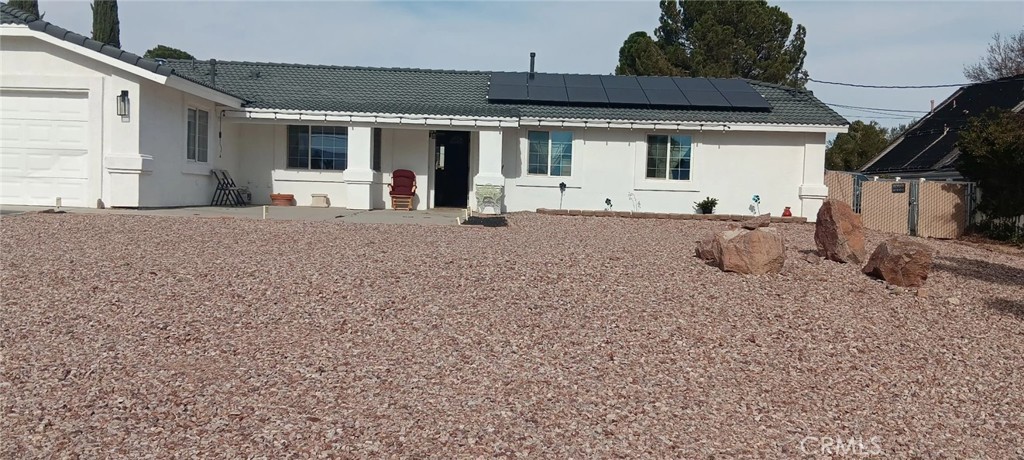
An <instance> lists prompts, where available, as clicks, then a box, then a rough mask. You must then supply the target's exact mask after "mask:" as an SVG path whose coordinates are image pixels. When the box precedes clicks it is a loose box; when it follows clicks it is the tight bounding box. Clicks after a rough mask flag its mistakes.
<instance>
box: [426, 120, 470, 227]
mask: <svg viewBox="0 0 1024 460" xmlns="http://www.w3.org/2000/svg"><path fill="white" fill-rule="evenodd" d="M433 159H434V207H450V208H465V207H466V204H467V203H469V132H468V131H437V132H436V134H435V138H434V158H433Z"/></svg>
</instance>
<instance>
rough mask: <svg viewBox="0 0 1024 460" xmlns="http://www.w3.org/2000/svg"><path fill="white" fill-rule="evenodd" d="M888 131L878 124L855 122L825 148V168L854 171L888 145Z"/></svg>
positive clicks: (873, 122)
mask: <svg viewBox="0 0 1024 460" xmlns="http://www.w3.org/2000/svg"><path fill="white" fill-rule="evenodd" d="M889 142H890V138H889V130H887V129H886V128H884V127H882V126H880V125H879V124H878V122H875V121H872V122H870V123H864V122H863V121H860V120H857V121H855V122H853V123H851V124H850V129H849V131H848V132H845V133H841V134H838V135H836V138H835V139H833V140H831V141H829V143H828V145H827V146H826V147H825V168H827V169H831V170H833V171H856V170H858V169H860V168H861V166H864V164H865V163H867V162H868V161H870V160H871V159H872V158H874V157H875V156H876V155H878V154H879V153H882V150H885V147H886V146H887V145H889Z"/></svg>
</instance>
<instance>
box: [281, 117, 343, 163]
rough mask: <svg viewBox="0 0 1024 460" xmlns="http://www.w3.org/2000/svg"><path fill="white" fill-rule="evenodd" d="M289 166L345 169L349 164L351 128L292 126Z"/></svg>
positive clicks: (290, 130)
mask: <svg viewBox="0 0 1024 460" xmlns="http://www.w3.org/2000/svg"><path fill="white" fill-rule="evenodd" d="M288 167H289V168H302V169H327V170H334V171H344V170H345V168H347V167H348V128H345V127H344V126H289V127H288Z"/></svg>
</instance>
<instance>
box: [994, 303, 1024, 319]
mask: <svg viewBox="0 0 1024 460" xmlns="http://www.w3.org/2000/svg"><path fill="white" fill-rule="evenodd" d="M985 306H987V307H988V308H991V309H992V310H995V311H997V312H999V313H1002V314H1004V315H1010V316H1014V317H1016V318H1017V319H1019V320H1021V321H1024V301H1019V300H1008V299H999V298H996V299H989V300H988V302H987V303H986V304H985Z"/></svg>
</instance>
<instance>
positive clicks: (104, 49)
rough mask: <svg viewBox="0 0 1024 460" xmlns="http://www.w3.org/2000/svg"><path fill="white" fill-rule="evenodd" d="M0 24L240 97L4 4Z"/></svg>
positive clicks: (0, 14)
mask: <svg viewBox="0 0 1024 460" xmlns="http://www.w3.org/2000/svg"><path fill="white" fill-rule="evenodd" d="M0 24H14V25H20V26H27V27H28V28H29V29H32V30H34V31H37V32H42V33H45V34H48V35H50V36H53V37H56V38H58V39H61V40H64V41H66V42H68V43H72V44H75V45H78V46H81V47H84V48H87V49H90V50H93V51H96V52H99V53H102V54H104V55H106V56H109V57H112V58H114V59H117V60H120V61H122V62H126V63H128V64H131V65H133V66H136V67H139V68H142V69H144V70H148V71H150V72H153V73H155V74H158V75H163V76H165V77H166V76H170V75H174V76H177V77H181V78H184V79H186V80H190V81H192V82H193V83H198V84H200V85H203V86H207V87H210V88H211V89H215V90H217V91H220V92H222V93H224V94H227V95H228V96H231V97H235V98H239V99H241V98H240V97H238V96H237V95H235V94H231V93H230V92H228V91H224V90H223V89H220V88H214V87H212V86H210V85H207V84H206V83H204V82H203V81H198V80H193V79H192V78H191V77H189V76H187V75H181V74H178V73H177V72H175V71H174V69H173V68H171V67H170V66H167V65H165V64H161V63H160V62H157V61H155V60H152V59H146V58H144V57H142V56H139V55H137V54H133V53H129V52H127V51H124V50H122V49H120V48H118V47H116V46H111V45H107V44H105V43H102V42H98V41H96V40H93V39H91V38H88V37H86V36H84V35H80V34H76V33H74V32H71V31H69V30H67V29H64V28H61V27H57V26H55V25H53V24H51V23H49V22H47V21H44V20H42V19H39V18H38V17H36V16H35V15H33V14H30V13H27V12H25V11H22V10H20V9H17V8H15V7H13V6H10V5H8V4H6V3H0Z"/></svg>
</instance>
